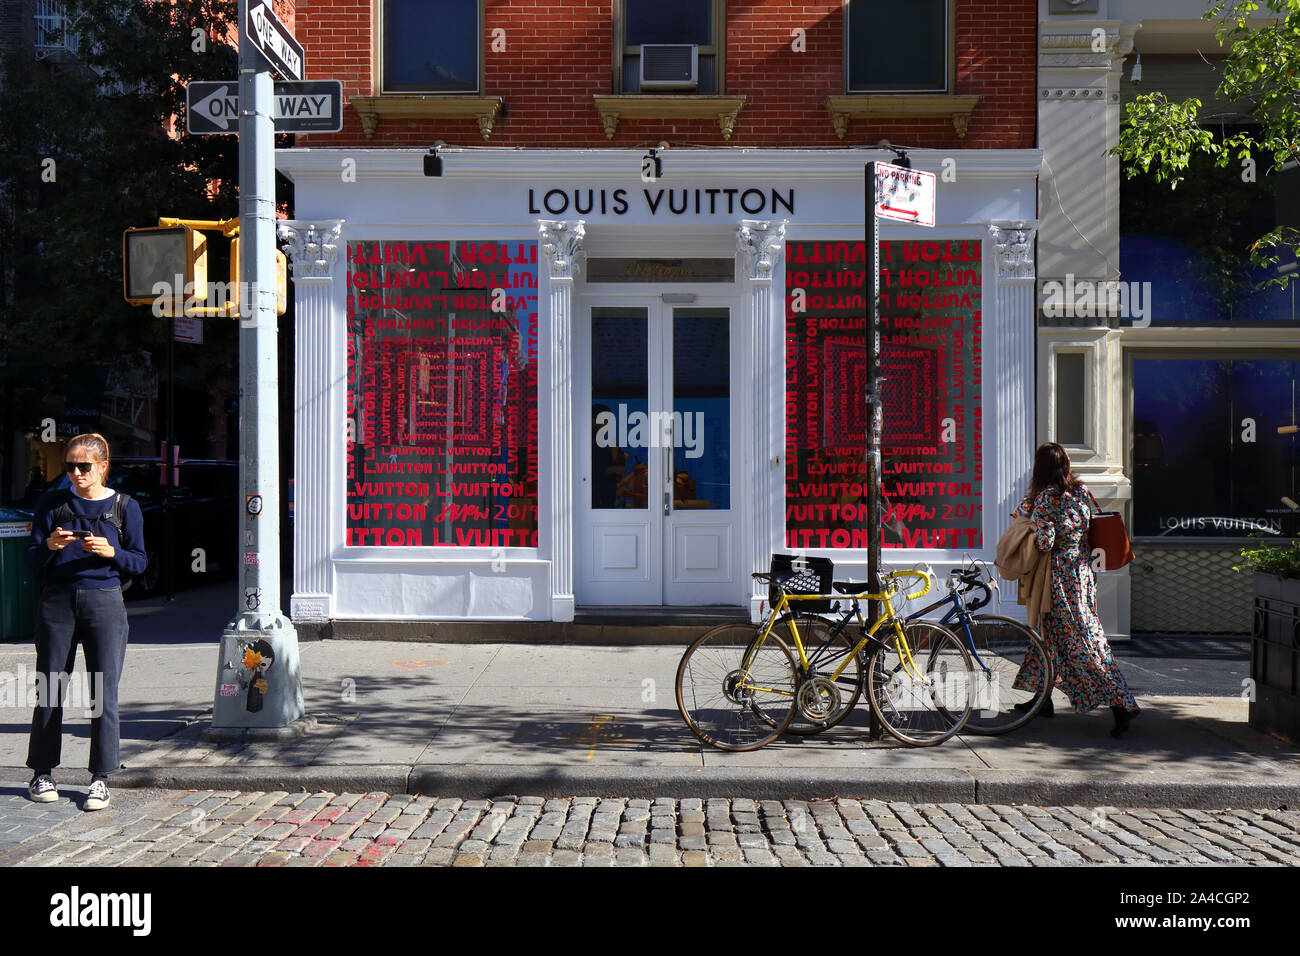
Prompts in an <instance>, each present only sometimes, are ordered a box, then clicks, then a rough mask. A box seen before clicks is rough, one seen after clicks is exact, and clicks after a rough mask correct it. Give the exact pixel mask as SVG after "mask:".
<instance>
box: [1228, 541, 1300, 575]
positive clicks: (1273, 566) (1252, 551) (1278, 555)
mask: <svg viewBox="0 0 1300 956" xmlns="http://www.w3.org/2000/svg"><path fill="white" fill-rule="evenodd" d="M1241 558H1242V563H1241V564H1239V565H1234V566H1233V568H1232V570H1234V571H1253V572H1255V573H1258V574H1275V575H1277V576H1278V577H1280V578H1300V541H1292V542H1291V546H1290V547H1287V548H1284V547H1281V546H1279V545H1274V544H1264V543H1262V542H1261V543H1260V544H1259V545H1258V546H1256V547H1252V548H1244V549H1242V552H1241Z"/></svg>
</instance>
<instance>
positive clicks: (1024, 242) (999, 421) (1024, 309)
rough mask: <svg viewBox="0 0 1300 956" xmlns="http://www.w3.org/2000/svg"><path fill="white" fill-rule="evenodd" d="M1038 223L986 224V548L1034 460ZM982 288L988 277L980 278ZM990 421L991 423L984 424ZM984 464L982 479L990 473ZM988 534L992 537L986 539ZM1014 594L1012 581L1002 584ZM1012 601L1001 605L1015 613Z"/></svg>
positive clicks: (1021, 489) (1025, 483)
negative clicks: (989, 496)
mask: <svg viewBox="0 0 1300 956" xmlns="http://www.w3.org/2000/svg"><path fill="white" fill-rule="evenodd" d="M1037 226H1038V223H1037V222H1034V221H1029V222H993V223H989V227H988V235H989V242H990V243H991V244H992V253H993V255H992V259H993V263H994V267H995V268H994V272H995V275H994V280H995V282H996V288H997V292H996V294H995V302H994V312H993V323H992V327H991V328H986V330H985V331H984V334H983V336H982V345H983V347H984V349H985V351H986V354H987V353H988V352H992V353H993V355H992V358H993V361H992V362H991V363H989V362H986V363H985V365H986V366H987V365H989V364H991V365H992V366H993V369H994V373H993V376H994V377H993V381H992V382H991V383H990V382H989V380H988V377H987V372H986V377H985V382H984V387H985V388H986V389H988V388H989V387H990V385H991V386H992V395H991V396H990V398H991V399H992V400H991V401H989V402H986V403H985V406H984V407H985V408H991V409H992V410H993V414H994V415H995V416H996V418H995V420H994V421H993V422H991V423H988V424H987V425H986V427H985V434H984V441H983V447H984V451H985V455H986V456H987V455H988V453H989V452H990V451H992V452H993V455H992V458H993V466H994V469H996V470H995V471H993V474H992V477H993V479H994V488H995V489H996V491H997V501H996V511H995V512H994V514H992V515H988V514H986V515H985V522H984V535H985V537H984V547H985V548H986V549H989V550H991V549H992V547H993V545H994V544H995V543H996V541H997V536H998V535H1000V534H1001V533H1002V531H1003V529H1005V528H1006V526H1007V524H1008V522H1009V520H1010V519H1009V518H1008V515H1009V514H1010V513H1011V511H1012V509H1013V508H1015V507H1016V505H1017V504H1018V503H1019V502H1020V499H1021V497H1023V495H1024V493H1025V491H1026V490H1027V489H1028V487H1029V476H1030V472H1031V471H1032V470H1033V465H1034V448H1035V447H1036V437H1035V429H1034V408H1035V396H1034V316H1035V306H1034V275H1035V272H1034V231H1035V229H1036V228H1037ZM985 288H987V281H986V283H985ZM988 425H992V427H991V428H990V427H988ZM990 470H991V469H989V467H988V460H987V458H986V463H985V476H986V477H985V480H987V479H988V477H989V473H990ZM990 537H991V538H992V540H989V539H990ZM1005 590H1006V591H1007V593H1008V594H1009V595H1013V594H1014V592H1015V590H1016V586H1015V585H1014V584H1010V585H1006V586H1005ZM1014 607H1015V605H1004V606H1003V609H1004V611H1008V612H1009V613H1014V612H1013V611H1011V608H1014Z"/></svg>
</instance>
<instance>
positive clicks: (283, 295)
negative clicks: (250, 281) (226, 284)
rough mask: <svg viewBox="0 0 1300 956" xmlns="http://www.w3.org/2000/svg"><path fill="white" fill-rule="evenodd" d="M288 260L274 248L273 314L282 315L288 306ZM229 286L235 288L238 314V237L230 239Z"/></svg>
mask: <svg viewBox="0 0 1300 956" xmlns="http://www.w3.org/2000/svg"><path fill="white" fill-rule="evenodd" d="M288 273H289V260H288V259H286V258H285V256H284V253H283V252H281V251H280V250H279V249H276V250H275V314H276V315H284V313H285V310H286V309H287V308H288V307H289V277H288ZM230 287H231V288H232V289H235V290H236V294H235V314H236V315H238V314H239V308H238V306H239V292H238V290H239V288H240V286H239V239H238V238H234V239H231V240H230Z"/></svg>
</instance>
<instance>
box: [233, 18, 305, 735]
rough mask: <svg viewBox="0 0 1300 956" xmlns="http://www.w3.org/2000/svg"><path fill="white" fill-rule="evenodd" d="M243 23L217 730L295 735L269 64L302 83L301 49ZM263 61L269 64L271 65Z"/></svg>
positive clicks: (262, 24) (277, 28)
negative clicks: (235, 462)
mask: <svg viewBox="0 0 1300 956" xmlns="http://www.w3.org/2000/svg"><path fill="white" fill-rule="evenodd" d="M239 14H240V16H239V22H240V24H241V25H242V26H243V30H242V32H241V36H240V43H239V103H240V106H241V109H240V115H239V187H240V188H239V236H240V245H241V249H240V268H239V281H240V282H241V283H242V289H243V290H244V291H245V295H242V296H241V298H240V302H241V306H240V325H241V328H240V333H239V384H240V397H239V417H240V423H239V424H240V428H239V452H240V456H239V482H240V496H241V498H242V499H243V500H244V501H245V507H244V509H243V511H242V513H241V515H240V530H239V549H238V553H239V555H240V558H239V564H240V566H239V604H240V611H239V613H238V614H237V615H236V616H235V618H234V619H233V620H232V621H231V622H230V623H229V624H228V625H226V629H225V631H224V632H223V633H222V637H221V650H220V656H219V658H218V661H217V684H216V695H215V698H214V702H213V708H212V728H213V730H216V731H222V730H231V729H243V728H288V727H289V726H290V725H291V724H293V722H294V721H296V720H298V719H299V718H301V717H303V715H304V707H303V698H302V675H301V673H300V670H299V664H298V635H297V632H296V631H295V630H294V627H293V625H292V624H291V623H290V621H289V619H288V618H286V617H285V616H284V615H283V614H282V613H281V612H280V525H279V516H280V507H279V500H280V495H279V484H280V469H279V461H280V450H279V440H280V429H279V404H278V403H279V396H278V394H277V392H278V388H277V363H276V350H277V349H276V345H277V343H276V335H277V332H276V268H275V253H276V248H275V138H274V137H275V129H274V126H273V124H272V119H271V110H272V88H271V72H270V70H271V67H270V66H268V64H267V61H269V62H270V64H271V65H272V66H274V67H275V68H276V69H278V70H279V71H280V72H281V73H282V74H284V75H286V76H287V77H288V78H289V79H293V80H299V79H301V78H302V69H303V54H302V47H301V46H299V45H298V43H297V41H296V40H294V38H293V35H292V34H291V33H290V32H289V31H288V29H287V28H286V27H285V26H284V24H282V23H281V22H280V21H279V19H278V18H277V17H276V16H275V13H274V12H273V11H272V10H271V9H270V7H268V6H266V4H265V3H264V2H263V0H240V11H239ZM264 58H265V59H264Z"/></svg>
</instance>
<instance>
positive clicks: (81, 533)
mask: <svg viewBox="0 0 1300 956" xmlns="http://www.w3.org/2000/svg"><path fill="white" fill-rule="evenodd" d="M69 534H71V535H72V536H73V537H74V538H89V537H90V536H91V533H90V532H89V531H71V532H69Z"/></svg>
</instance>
